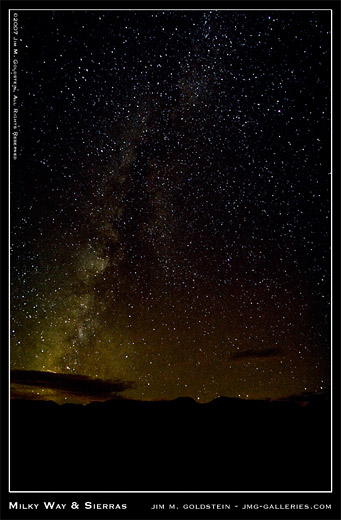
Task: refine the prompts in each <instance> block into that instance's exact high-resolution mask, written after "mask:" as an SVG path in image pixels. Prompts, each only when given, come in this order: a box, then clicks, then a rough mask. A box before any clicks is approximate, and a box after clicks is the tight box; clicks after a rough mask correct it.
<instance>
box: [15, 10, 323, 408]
mask: <svg viewBox="0 0 341 520" xmlns="http://www.w3.org/2000/svg"><path fill="white" fill-rule="evenodd" d="M18 20H19V36H18V37H19V43H18V45H19V47H18V49H19V50H18V62H19V64H18V88H19V92H18V123H19V135H18V146H19V149H18V158H17V160H12V165H11V177H10V180H11V205H10V218H11V222H10V227H11V368H12V369H16V370H19V369H24V370H32V371H42V372H45V371H53V372H57V373H60V374H73V375H77V376H87V378H91V379H104V380H122V381H134V382H135V388H133V389H128V390H126V391H125V392H124V394H123V395H125V396H127V397H133V398H137V399H146V400H150V399H173V398H176V397H178V396H190V397H192V398H194V399H196V400H198V401H199V402H206V401H210V400H211V399H213V398H214V397H216V396H220V395H224V396H227V397H241V398H249V399H267V398H271V399H276V398H280V397H285V396H290V395H297V394H301V393H304V392H313V393H315V392H321V391H326V390H328V388H329V385H330V181H331V166H330V88H331V87H330V54H331V49H330V11H315V12H314V11H309V10H308V11H266V10H265V11H259V10H258V11H175V10H173V11H87V12H86V11H71V10H70V11H18ZM66 399H67V398H66ZM84 400H85V401H86V399H85V398H84Z"/></svg>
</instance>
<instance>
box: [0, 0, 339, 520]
mask: <svg viewBox="0 0 341 520" xmlns="http://www.w3.org/2000/svg"><path fill="white" fill-rule="evenodd" d="M340 4H341V0H312V1H311V0H299V1H292V0H284V1H283V0H262V1H258V0H250V1H245V0H234V1H214V0H207V1H197V0H188V1H185V2H182V1H181V0H175V1H174V0H173V1H166V0H162V1H159V0H151V1H149V2H146V1H144V0H139V1H135V2H131V1H120V2H115V1H110V0H108V1H103V0H100V1H95V0H94V1H88V0H71V1H63V0H62V1H59V0H55V1H51V0H35V1H30V0H27V1H23V0H22V1H13V0H12V1H9V0H7V1H2V2H1V3H0V7H1V36H2V45H1V64H2V67H1V83H0V85H1V87H0V88H1V94H2V104H1V121H2V129H1V137H2V139H1V145H2V155H1V157H2V162H3V167H2V175H1V195H2V201H1V202H2V204H1V217H2V218H1V224H2V240H1V256H0V258H1V267H2V280H1V295H2V298H3V299H2V307H1V323H2V327H1V330H2V344H1V346H2V348H1V367H2V368H1V376H2V377H1V381H2V384H1V419H0V420H1V423H0V424H1V461H2V463H1V495H0V497H1V514H0V518H1V519H2V520H10V519H17V518H18V519H22V520H31V519H32V520H37V519H43V518H51V519H64V520H66V519H70V520H75V519H82V520H83V519H102V518H103V519H104V518H108V519H109V518H110V519H113V518H115V519H149V518H150V519H161V518H162V519H163V518H165V519H166V518H172V519H175V518H177V519H181V518H184V519H185V518H186V519H187V518H188V519H196V518H197V519H201V518H203V519H204V518H205V519H209V518H212V519H213V518H224V519H225V518H229V519H237V518H249V519H273V518H278V519H324V520H327V519H330V520H340V518H341V507H340V350H339V345H340V329H341V325H340V311H339V309H340V306H339V303H340V300H339V298H340V262H341V256H340V252H341V246H340V241H339V240H340V226H339V225H340V220H341V215H340V195H341V193H340V174H341V171H340V46H341V42H340V25H341V24H340V16H341V14H340V13H341V10H340ZM53 8H56V9H82V10H86V9H122V10H126V9H132V10H134V9H193V10H194V9H236V10H243V9H255V10H261V9H269V10H282V9H293V10H297V9H307V10H314V9H324V10H329V9H331V10H332V11H333V33H332V34H333V64H332V67H333V158H332V159H333V233H332V242H333V259H332V266H333V329H334V330H333V334H332V337H333V368H332V374H333V389H332V390H333V492H332V493H264V492H256V493H207V494H205V493H203V492H202V493H155V494H154V493H112V494H111V493H93V494H92V493H86V494H85V493H77V492H75V493H67V494H64V493H55V494H54V493H42V494H38V493H19V492H18V493H17V492H13V493H11V494H9V493H8V412H9V410H8V383H9V381H8V362H9V359H8V330H7V329H8V317H9V309H8V248H9V232H8V66H9V63H8V11H9V10H10V9H12V10H13V9H28V10H31V9H53ZM312 435H314V432H312ZM289 478H290V476H289ZM9 501H18V502H22V503H27V502H31V503H39V504H42V503H43V502H44V501H55V502H57V503H63V504H67V506H66V508H65V511H62V512H58V511H56V510H55V511H49V512H47V511H46V510H45V509H42V508H41V507H40V508H39V509H38V511H35V510H29V511H27V510H10V511H9V509H8V504H9ZM85 501H91V502H97V503H108V504H109V503H116V504H127V505H128V508H127V509H126V510H115V511H110V510H108V511H105V510H104V511H93V510H90V511H86V510H85V509H84V508H82V507H80V508H79V509H72V508H71V505H72V503H73V502H77V503H78V504H84V502H85ZM184 503H192V504H200V503H227V504H231V510H220V511H219V510H217V511H213V510H206V511H205V510H183V509H182V504H184ZM246 503H249V504H256V503H258V504H265V503H270V504H277V506H278V507H279V505H280V504H307V505H309V506H312V505H313V504H331V505H332V509H331V510H326V509H325V510H314V509H301V510H293V511H290V510H289V511H288V510H285V509H276V510H273V509H269V510H264V509H258V510H242V509H241V508H242V505H243V504H246ZM152 504H165V509H164V510H154V511H153V510H151V505H152ZM168 504H175V506H176V507H177V508H178V509H169V508H168Z"/></svg>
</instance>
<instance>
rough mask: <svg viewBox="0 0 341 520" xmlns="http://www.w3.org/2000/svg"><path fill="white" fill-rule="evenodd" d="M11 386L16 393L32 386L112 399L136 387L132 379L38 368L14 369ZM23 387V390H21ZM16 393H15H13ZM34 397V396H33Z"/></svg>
mask: <svg viewBox="0 0 341 520" xmlns="http://www.w3.org/2000/svg"><path fill="white" fill-rule="evenodd" d="M11 386H12V388H13V390H15V392H12V397H14V395H15V396H16V397H17V395H20V394H25V395H27V392H23V390H22V389H23V387H27V386H29V387H32V389H33V388H40V389H47V390H50V391H55V392H58V393H60V394H63V395H68V396H69V397H72V396H79V397H82V398H89V399H93V398H96V399H100V400H102V399H111V398H113V397H116V395H117V394H118V393H120V392H123V391H124V390H127V389H130V388H133V387H134V383H133V382H131V381H120V380H118V379H116V380H114V381H103V380H102V379H91V378H90V377H87V376H81V375H75V374H57V373H55V372H40V371H38V370H12V371H11ZM20 389H21V390H20ZM13 394H14V395H13ZM31 398H32V397H31Z"/></svg>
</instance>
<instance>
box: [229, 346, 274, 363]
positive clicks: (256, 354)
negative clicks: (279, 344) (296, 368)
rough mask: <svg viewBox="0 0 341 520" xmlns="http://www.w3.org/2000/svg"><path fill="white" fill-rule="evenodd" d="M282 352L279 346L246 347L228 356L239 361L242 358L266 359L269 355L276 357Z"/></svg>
mask: <svg viewBox="0 0 341 520" xmlns="http://www.w3.org/2000/svg"><path fill="white" fill-rule="evenodd" d="M281 353H282V351H281V350H280V349H279V348H275V347H269V348H265V349H261V350H259V349H248V350H243V351H240V352H235V353H234V354H232V355H231V356H230V359H231V360H232V361H239V360H241V361H242V360H243V359H252V358H254V359H268V358H271V357H277V356H279V355H280V354H281Z"/></svg>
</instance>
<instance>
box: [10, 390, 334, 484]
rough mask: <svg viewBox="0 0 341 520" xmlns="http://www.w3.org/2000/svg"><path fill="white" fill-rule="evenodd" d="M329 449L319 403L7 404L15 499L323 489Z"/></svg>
mask: <svg viewBox="0 0 341 520" xmlns="http://www.w3.org/2000/svg"><path fill="white" fill-rule="evenodd" d="M307 398H308V396H305V399H306V400H307ZM330 449H331V447H330V400H329V399H328V397H327V396H323V398H322V397H321V396H320V398H319V399H314V398H311V400H310V402H309V405H306V406H301V404H300V403H299V400H297V399H296V400H295V399H291V400H288V401H276V402H270V401H251V400H248V401H247V400H240V399H229V398H226V397H220V398H217V399H214V400H213V401H212V402H210V403H206V404H199V403H197V402H195V401H194V400H193V399H190V398H179V399H175V400H174V401H154V402H147V401H134V400H126V399H121V400H119V399H113V400H108V401H103V402H97V403H96V402H92V403H90V404H88V405H86V406H84V405H78V404H65V405H62V406H61V405H57V404H56V403H53V402H48V401H29V400H20V399H15V400H12V401H11V479H12V481H11V489H12V490H17V491H32V490H39V491H58V490H59V491H66V490H70V491H73V490H74V491H77V490H80V491H146V490H149V491H226V490H229V491H295V490H296V491H325V490H329V489H330V459H331V456H330Z"/></svg>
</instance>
